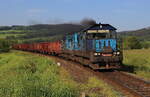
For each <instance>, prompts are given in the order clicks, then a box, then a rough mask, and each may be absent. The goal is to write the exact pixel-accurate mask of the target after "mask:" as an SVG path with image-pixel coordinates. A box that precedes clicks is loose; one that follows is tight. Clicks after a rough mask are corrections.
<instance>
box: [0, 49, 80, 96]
mask: <svg viewBox="0 0 150 97" xmlns="http://www.w3.org/2000/svg"><path fill="white" fill-rule="evenodd" d="M78 95H79V92H78V89H77V85H76V83H74V82H73V81H71V80H70V79H69V78H66V79H65V81H64V79H63V78H62V77H61V74H60V68H59V67H57V65H55V63H54V62H52V61H51V60H49V59H47V58H43V57H39V56H36V55H29V54H26V53H23V52H15V51H13V52H11V53H5V54H0V97H77V96H78Z"/></svg>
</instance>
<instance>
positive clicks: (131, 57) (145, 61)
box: [124, 49, 150, 80]
mask: <svg viewBox="0 0 150 97" xmlns="http://www.w3.org/2000/svg"><path fill="white" fill-rule="evenodd" d="M124 64H125V65H128V66H133V67H134V73H135V74H136V75H138V76H139V77H143V78H144V79H147V80H150V49H142V50H125V51H124Z"/></svg>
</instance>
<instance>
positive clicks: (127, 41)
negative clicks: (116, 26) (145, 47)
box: [124, 36, 142, 49]
mask: <svg viewBox="0 0 150 97" xmlns="http://www.w3.org/2000/svg"><path fill="white" fill-rule="evenodd" d="M124 48H125V49H141V48H142V45H141V43H140V41H139V40H138V39H137V37H135V36H129V37H126V38H124Z"/></svg>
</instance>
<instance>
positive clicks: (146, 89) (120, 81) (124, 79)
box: [34, 53, 150, 97]
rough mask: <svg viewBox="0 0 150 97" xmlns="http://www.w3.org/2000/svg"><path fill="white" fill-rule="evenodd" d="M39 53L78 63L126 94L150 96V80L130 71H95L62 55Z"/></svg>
mask: <svg viewBox="0 0 150 97" xmlns="http://www.w3.org/2000/svg"><path fill="white" fill-rule="evenodd" d="M34 54H35V53H34ZM39 55H42V56H47V57H51V58H53V59H56V61H59V62H60V63H62V64H64V63H67V64H70V65H71V64H72V65H78V66H79V67H80V68H83V69H85V70H87V71H89V72H91V73H93V74H94V75H96V76H97V77H98V78H100V79H102V80H105V81H106V82H107V83H108V84H110V85H112V86H113V87H116V90H119V91H121V92H123V93H124V94H126V95H128V97H150V82H147V81H145V80H143V79H139V78H137V77H135V76H132V75H130V74H128V73H125V72H122V71H116V70H115V71H103V72H100V71H93V70H92V69H90V68H86V67H84V66H82V65H81V64H79V63H76V62H73V61H70V60H64V59H63V58H60V57H55V56H49V55H43V54H39ZM64 61H65V62H64ZM117 88H118V89H117Z"/></svg>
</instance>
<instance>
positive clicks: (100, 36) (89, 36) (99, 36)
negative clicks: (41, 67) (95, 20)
mask: <svg viewBox="0 0 150 97" xmlns="http://www.w3.org/2000/svg"><path fill="white" fill-rule="evenodd" d="M107 38H116V32H109V33H87V39H107Z"/></svg>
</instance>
